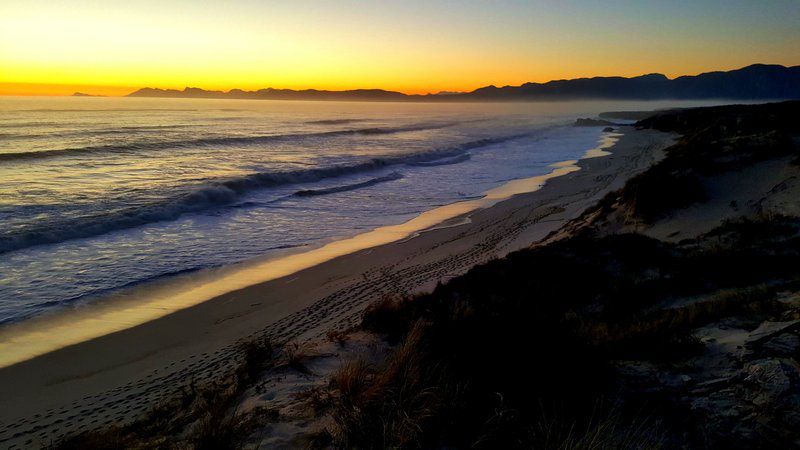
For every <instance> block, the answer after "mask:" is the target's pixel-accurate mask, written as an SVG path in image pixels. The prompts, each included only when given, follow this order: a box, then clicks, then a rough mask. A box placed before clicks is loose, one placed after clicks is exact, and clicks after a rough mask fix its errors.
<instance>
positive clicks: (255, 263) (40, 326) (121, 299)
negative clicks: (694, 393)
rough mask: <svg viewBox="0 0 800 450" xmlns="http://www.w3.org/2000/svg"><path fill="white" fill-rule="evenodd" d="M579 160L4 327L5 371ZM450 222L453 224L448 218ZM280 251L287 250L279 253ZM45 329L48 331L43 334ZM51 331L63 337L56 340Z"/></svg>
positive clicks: (530, 184) (398, 238) (529, 182)
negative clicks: (333, 235) (354, 230)
mask: <svg viewBox="0 0 800 450" xmlns="http://www.w3.org/2000/svg"><path fill="white" fill-rule="evenodd" d="M620 136H622V134H619V133H603V134H601V136H600V138H599V142H598V144H597V145H596V146H595V147H593V148H591V149H589V150H587V151H586V152H585V153H584V155H583V156H582V157H581V160H583V159H588V158H596V157H602V156H607V155H608V154H610V153H609V152H606V151H605V150H604V149H606V148H609V147H612V146H613V145H614V144H615V143H616V142H617V141H618V140H619V137H620ZM578 161H579V160H566V161H561V162H558V163H554V164H551V165H550V166H548V167H550V168H551V170H550V172H548V173H545V174H543V175H536V176H533V177H528V178H520V179H516V180H510V181H507V182H505V183H503V184H501V185H499V186H497V187H495V188H492V189H489V190H488V191H486V192H484V193H483V196H482V197H480V198H474V199H469V200H464V201H460V202H455V203H450V204H447V205H443V206H439V207H436V208H433V209H430V210H427V211H423V212H422V213H419V214H418V215H416V216H415V217H413V218H412V219H410V220H407V221H405V222H402V223H399V224H395V225H386V226H382V227H379V228H376V229H374V230H371V231H367V232H364V233H359V234H357V235H355V236H351V237H347V238H343V239H336V240H333V241H330V242H327V243H324V244H322V245H320V246H315V247H313V248H312V249H311V250H305V251H300V252H292V251H286V252H279V253H278V254H277V255H276V254H271V255H269V256H266V257H261V258H255V259H253V260H250V261H243V262H240V263H235V264H231V265H229V266H223V267H217V268H212V269H206V270H201V271H199V272H194V273H190V274H186V275H179V276H177V277H174V278H167V279H163V280H157V281H153V282H146V283H144V284H141V285H138V286H135V287H132V288H127V289H122V290H121V291H119V292H114V293H111V294H110V295H107V296H105V297H103V298H101V299H98V300H97V301H95V302H92V303H89V304H87V305H85V306H79V307H77V308H74V309H67V310H63V311H57V312H53V313H50V314H44V315H42V316H39V317H33V318H30V319H27V320H23V321H21V322H18V323H9V324H6V325H4V326H2V327H0V369H2V368H4V367H8V366H11V365H13V364H16V363H19V362H23V361H25V360H28V359H31V358H35V357H37V356H40V355H43V354H46V353H49V352H51V351H56V350H59V349H61V348H64V347H67V346H70V345H76V344H80V343H81V342H86V341H88V340H91V339H95V338H98V337H102V336H105V335H107V334H111V333H115V332H118V331H123V330H126V329H129V328H133V327H135V326H138V325H141V324H143V323H146V322H149V321H151V320H156V319H159V318H161V317H164V316H167V315H169V314H172V313H173V312H176V311H180V310H182V309H185V308H191V307H193V306H196V305H198V304H200V303H203V302H206V301H210V300H213V299H215V298H217V297H219V296H222V295H225V294H229V293H231V292H234V291H237V290H240V289H245V288H247V287H250V286H255V285H258V284H261V283H265V282H267V281H272V280H276V279H279V278H283V277H287V276H291V275H294V274H296V273H298V272H300V271H302V270H304V269H308V268H310V267H313V266H316V265H318V264H322V263H324V262H327V261H331V260H333V259H335V258H338V257H340V256H345V255H348V254H352V253H355V252H358V251H361V250H365V249H369V248H373V247H377V246H380V245H386V244H390V243H399V242H403V241H405V240H408V239H413V238H414V237H417V236H419V234H420V233H424V232H427V231H433V230H436V229H442V228H446V227H454V226H459V225H462V224H465V223H466V222H464V220H467V219H468V217H467V216H468V215H469V214H470V213H472V212H474V211H477V210H479V209H486V208H491V207H492V206H493V205H495V204H497V203H498V202H501V201H504V200H507V199H509V198H511V197H513V196H515V195H520V194H525V193H530V192H535V191H537V190H539V189H541V188H542V187H543V186H544V185H545V183H547V181H548V180H551V179H553V178H556V177H559V176H562V175H566V174H568V173H571V172H573V171H576V170H580V167H579V166H578V165H577V163H578ZM449 222H452V223H450V224H448V223H449ZM280 253H284V254H283V255H280ZM42 330H47V333H46V334H45V333H43V332H42ZM52 335H56V336H58V337H57V338H56V339H54V338H53V337H52Z"/></svg>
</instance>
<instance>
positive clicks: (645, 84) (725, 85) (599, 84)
mask: <svg viewBox="0 0 800 450" xmlns="http://www.w3.org/2000/svg"><path fill="white" fill-rule="evenodd" d="M128 96H129V97H176V98H233V99H262V100H350V101H448V102H452V101H537V100H574V99H626V100H634V99H642V100H652V99H709V98H724V99H739V100H757V99H797V98H800V66H793V67H785V66H780V65H766V64H753V65H751V66H747V67H744V68H741V69H737V70H731V71H728V72H708V73H703V74H700V75H693V76H682V77H678V78H675V79H669V78H667V77H666V76H664V75H662V74H658V73H653V74H648V75H642V76H638V77H632V78H625V77H594V78H577V79H573V80H554V81H548V82H547V83H525V84H523V85H521V86H504V87H496V86H486V87H482V88H479V89H476V90H474V91H472V92H465V93H439V94H427V95H407V94H403V93H400V92H393V91H386V90H382V89H355V90H348V91H324V90H316V89H305V90H299V91H298V90H292V89H272V88H268V89H260V90H257V91H244V90H241V89H231V90H230V91H228V92H223V91H206V90H204V89H199V88H189V87H187V88H186V89H184V90H182V91H179V90H175V89H154V88H143V89H139V90H138V91H136V92H133V93H131V94H129V95H128Z"/></svg>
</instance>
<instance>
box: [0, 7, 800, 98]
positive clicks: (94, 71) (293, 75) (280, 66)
mask: <svg viewBox="0 0 800 450" xmlns="http://www.w3.org/2000/svg"><path fill="white" fill-rule="evenodd" d="M757 62H758V63H769V64H783V65H787V66H788V65H800V0H786V1H781V0H761V1H750V0H727V1H711V0H693V1H684V0H672V1H663V0H661V1H648V0H639V1H622V0H605V1H591V0H584V1H577V0H572V1H570V0H563V1H555V0H552V1H550V0H539V1H500V0H482V1H435V0H427V1H425V0H405V1H391V2H390V1H370V2H368V1H356V0H338V1H326V0H291V1H255V0H228V1H212V0H205V1H203V0H194V1H188V0H186V1H183V0H175V1H170V0H158V1H152V0H134V1H132V0H103V1H92V0H70V1H61V0H47V1H37V0H28V1H26V0H0V95H9V94H11V95H14V94H16V95H69V94H71V93H72V92H75V91H81V92H87V93H91V94H103V95H124V94H127V93H129V92H131V91H133V90H135V89H137V88H140V87H144V86H149V87H160V88H177V89H182V88H183V87H185V86H193V87H201V88H205V89H222V90H228V89H231V88H242V89H260V88H265V87H274V88H292V89H304V88H317V89H335V90H338V89H352V88H383V89H389V90H397V91H402V92H406V93H427V92H438V91H469V90H473V89H476V88H478V87H481V86H486V85H490V84H494V85H497V86H503V85H519V84H522V83H524V82H528V81H533V82H544V81H549V80H552V79H564V78H577V77H588V76H607V75H622V76H635V75H641V74H645V73H652V72H659V73H663V74H665V75H667V76H669V77H674V76H679V75H692V74H697V73H702V72H707V71H711V70H730V69H735V68H739V67H743V66H746V65H749V64H752V63H757Z"/></svg>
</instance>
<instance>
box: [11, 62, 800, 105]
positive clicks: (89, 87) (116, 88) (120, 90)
mask: <svg viewBox="0 0 800 450" xmlns="http://www.w3.org/2000/svg"><path fill="white" fill-rule="evenodd" d="M751 66H780V67H784V68H792V67H800V65H783V64H777V63H752V64H748V65H745V66H741V67H736V68H733V69H717V70H710V71H705V72H698V73H696V74H684V75H677V76H673V77H670V76H669V75H666V74H664V73H661V72H648V73H641V74H638V75H631V76H623V75H592V76H577V77H573V78H554V79H550V80H547V81H525V82H522V83H520V84H505V85H502V86H498V85H497V84H494V83H491V84H483V85H481V86H478V87H475V88H472V89H470V90H457V89H440V90H436V91H434V90H424V89H423V90H394V89H389V88H382V87H354V88H339V89H335V88H319V87H302V88H299V87H293V88H292V87H273V86H268V87H253V88H241V87H229V88H202V87H197V85H195V86H192V85H189V84H187V85H184V86H183V88H179V87H152V86H155V85H152V86H148V85H145V86H140V87H133V86H121V85H93V84H84V83H34V82H25V81H0V96H9V97H71V96H74V95H75V94H88V95H87V97H127V96H129V95H130V94H133V93H134V92H137V91H139V90H142V89H153V90H163V91H179V92H182V91H185V90H187V89H200V90H203V91H206V92H222V93H229V92H231V91H233V90H241V91H245V92H256V91H260V90H270V89H271V90H286V91H297V92H300V91H327V92H347V91H370V90H377V91H385V92H396V93H400V94H403V95H407V96H430V95H442V94H444V95H447V94H465V93H470V92H473V91H475V90H477V89H481V88H485V87H518V86H523V85H525V84H547V83H550V82H556V81H570V80H582V79H593V78H628V79H630V78H638V77H644V76H650V75H661V76H664V77H665V78H667V79H669V80H675V79H677V78H681V77H686V76H698V75H703V74H707V73H715V72H731V71H736V70H741V69H745V68H748V67H751ZM4 86H28V87H30V88H33V89H34V91H29V92H27V93H26V92H22V93H13V92H8V91H6V90H5V89H3V87H4ZM57 87H58V88H69V89H65V90H63V91H62V92H63V93H54V92H52V91H50V92H43V91H42V89H46V88H57ZM37 88H38V89H39V91H38V92H37V91H36V89H37ZM73 89H74V90H73ZM68 91H72V92H68ZM90 91H94V92H90ZM98 91H103V92H106V93H105V94H96V93H95V92H98ZM108 92H116V94H108Z"/></svg>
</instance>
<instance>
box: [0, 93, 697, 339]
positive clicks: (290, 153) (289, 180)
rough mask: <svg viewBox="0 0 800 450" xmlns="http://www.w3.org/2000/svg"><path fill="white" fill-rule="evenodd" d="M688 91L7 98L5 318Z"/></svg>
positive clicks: (3, 104) (537, 145)
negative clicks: (488, 97) (486, 96)
mask: <svg viewBox="0 0 800 450" xmlns="http://www.w3.org/2000/svg"><path fill="white" fill-rule="evenodd" d="M705 103H711V102H705ZM694 104H696V103H692V104H691V105H694ZM687 105H690V103H687V102H668V101H667V102H664V101H662V102H625V103H620V102H598V101H594V102H561V103H506V104H488V103H482V104H480V103H474V104H469V103H359V102H280V101H252V100H239V101H237V100H195V99H147V98H77V97H67V98H53V97H39V98H14V97H0V324H2V323H9V322H18V321H21V320H24V319H26V318H29V317H32V316H36V315H41V314H42V313H47V312H56V311H58V310H61V309H64V308H73V307H75V306H78V305H81V306H89V307H91V304H92V301H94V300H96V299H100V298H103V297H104V296H107V295H109V294H110V293H114V292H118V291H120V290H124V289H127V288H130V287H132V286H138V285H141V284H142V283H146V282H148V281H153V280H164V279H166V278H169V277H172V276H175V275H177V274H182V273H187V272H192V271H198V270H201V269H205V268H210V267H219V266H226V265H230V264H234V263H238V262H242V261H246V260H249V259H253V258H260V257H264V256H265V255H269V254H270V253H271V252H277V251H283V252H285V251H286V249H293V251H297V252H302V251H304V250H305V249H311V248H315V247H318V246H320V245H322V244H323V243H326V242H330V241H333V240H336V239H342V238H346V237H349V236H353V235H356V234H359V233H363V232H365V231H369V230H371V229H374V228H377V227H380V226H385V225H392V224H399V223H402V222H405V221H407V220H409V219H411V218H413V217H415V216H417V215H418V214H420V213H422V212H424V211H427V210H430V209H433V208H435V207H438V206H441V205H446V204H451V203H455V202H459V201H464V200H468V199H474V198H477V197H480V196H481V195H482V194H483V193H485V192H486V191H488V190H490V189H492V188H494V187H497V186H499V185H502V184H504V183H506V182H508V181H510V180H515V179H519V178H525V177H531V176H536V175H542V174H545V173H548V172H549V171H551V170H552V167H551V165H552V164H554V163H557V162H560V161H564V160H571V159H577V158H579V157H580V156H581V155H582V154H583V153H584V152H586V151H587V150H588V149H590V148H592V147H594V146H595V145H596V144H597V142H598V139H599V138H600V137H601V133H602V127H575V126H573V123H574V120H575V119H576V118H578V117H589V116H595V115H596V114H597V113H599V112H601V111H606V110H620V109H637V110H638V109H654V108H666V107H674V106H687Z"/></svg>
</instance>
